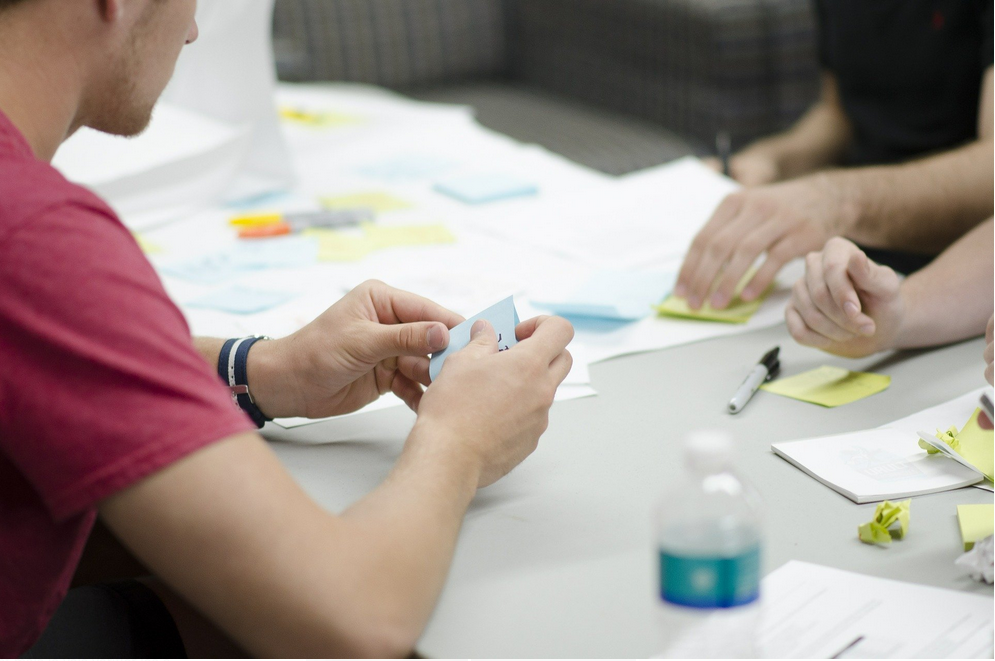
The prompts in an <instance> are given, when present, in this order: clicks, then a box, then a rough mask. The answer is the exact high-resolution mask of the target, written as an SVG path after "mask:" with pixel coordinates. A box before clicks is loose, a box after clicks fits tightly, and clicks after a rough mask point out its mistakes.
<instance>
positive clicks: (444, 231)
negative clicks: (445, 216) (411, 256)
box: [362, 223, 456, 248]
mask: <svg viewBox="0 0 995 661" xmlns="http://www.w3.org/2000/svg"><path fill="white" fill-rule="evenodd" d="M362 227H363V231H364V232H365V233H366V235H367V236H368V237H369V238H370V240H371V241H372V242H373V245H375V246H376V247H377V248H394V247H397V246H433V245H439V244H445V243H456V237H455V236H453V233H452V232H450V231H449V228H448V227H446V226H445V225H396V226H393V227H390V226H386V227H385V226H383V225H376V224H374V223H363V225H362Z"/></svg>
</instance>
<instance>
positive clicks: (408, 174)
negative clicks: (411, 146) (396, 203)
mask: <svg viewBox="0 0 995 661" xmlns="http://www.w3.org/2000/svg"><path fill="white" fill-rule="evenodd" d="M457 165H458V163H456V162H455V161H451V160H449V159H446V158H442V157H441V156H433V155H431V154H405V155H403V156H398V157H397V158H393V159H390V160H386V161H383V162H380V163H371V164H368V165H365V166H363V167H361V168H360V169H359V170H358V172H359V174H361V175H363V176H365V177H372V178H374V179H383V180H385V181H406V180H412V179H425V178H427V177H435V176H437V175H440V174H443V173H444V172H446V171H447V170H452V169H453V168H455V167H456V166H457Z"/></svg>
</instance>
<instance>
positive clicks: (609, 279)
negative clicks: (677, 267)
mask: <svg viewBox="0 0 995 661" xmlns="http://www.w3.org/2000/svg"><path fill="white" fill-rule="evenodd" d="M674 278H675V276H674V274H673V273H672V272H668V273H642V272H637V271H614V270H605V271H599V272H598V273H595V274H594V275H593V276H592V277H591V278H590V279H589V280H587V282H585V283H584V284H583V285H581V286H580V287H578V288H577V289H576V290H575V291H574V292H573V293H571V294H570V295H569V296H567V297H566V298H565V299H564V300H562V301H532V304H533V305H534V306H536V307H540V308H544V309H546V310H549V311H551V312H552V313H553V314H558V315H560V316H563V317H568V318H577V317H585V318H593V319H610V320H614V321H635V320H637V319H642V318H643V317H645V316H647V315H649V314H650V313H651V312H652V311H653V305H654V304H656V303H658V302H659V301H660V299H662V298H663V297H664V296H666V295H667V294H668V293H669V292H670V289H671V288H672V287H673V285H674Z"/></svg>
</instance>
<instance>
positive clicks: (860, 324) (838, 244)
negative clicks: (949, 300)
mask: <svg viewBox="0 0 995 661" xmlns="http://www.w3.org/2000/svg"><path fill="white" fill-rule="evenodd" d="M903 317H904V301H903V300H902V295H901V282H900V280H899V278H898V276H897V275H896V274H895V272H894V271H892V270H891V269H890V268H888V267H886V266H879V265H877V264H875V263H874V262H872V261H871V260H869V259H868V258H867V255H865V254H864V253H863V252H862V251H861V250H860V249H859V248H858V247H857V246H855V245H854V244H853V243H851V242H850V241H847V240H846V239H841V238H834V239H831V240H830V241H829V242H828V243H827V244H826V248H825V250H823V251H822V252H814V253H810V254H809V255H808V257H807V258H806V264H805V277H804V278H801V279H800V280H798V282H796V283H795V287H794V290H793V291H792V296H791V303H790V304H789V305H788V307H787V310H786V311H785V318H786V319H787V322H788V330H789V331H791V335H792V337H794V338H795V339H796V340H797V341H798V342H799V343H801V344H805V345H808V346H812V347H816V348H819V349H822V350H824V351H828V352H829V353H834V354H836V355H839V356H847V357H849V358H857V357H861V356H867V355H870V354H872V353H875V352H877V351H883V350H885V349H889V348H892V347H894V346H895V345H896V342H897V338H898V335H899V332H900V330H901V325H902V320H903Z"/></svg>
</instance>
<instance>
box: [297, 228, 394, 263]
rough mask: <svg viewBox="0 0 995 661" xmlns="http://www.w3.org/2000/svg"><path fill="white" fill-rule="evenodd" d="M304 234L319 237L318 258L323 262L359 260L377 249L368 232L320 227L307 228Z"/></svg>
mask: <svg viewBox="0 0 995 661" xmlns="http://www.w3.org/2000/svg"><path fill="white" fill-rule="evenodd" d="M302 234H303V236H313V237H315V238H316V239H318V260H319V261H322V262H357V261H359V260H361V259H363V258H364V257H366V256H367V255H369V254H370V253H371V252H373V251H374V250H376V246H375V245H374V243H373V241H371V240H370V237H369V236H367V235H366V234H354V233H347V232H340V231H338V230H329V229H319V228H312V229H308V230H305V231H304V232H303V233H302Z"/></svg>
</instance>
